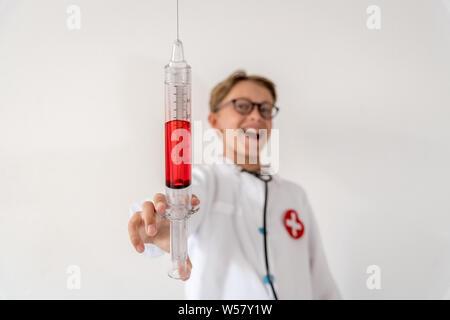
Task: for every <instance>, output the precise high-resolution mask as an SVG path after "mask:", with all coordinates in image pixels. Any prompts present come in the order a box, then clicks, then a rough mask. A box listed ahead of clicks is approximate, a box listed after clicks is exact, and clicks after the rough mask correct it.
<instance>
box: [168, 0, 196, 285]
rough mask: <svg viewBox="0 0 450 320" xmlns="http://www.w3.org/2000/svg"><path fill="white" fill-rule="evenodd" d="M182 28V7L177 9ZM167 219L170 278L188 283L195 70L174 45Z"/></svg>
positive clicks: (170, 67) (179, 46) (170, 70)
mask: <svg viewBox="0 0 450 320" xmlns="http://www.w3.org/2000/svg"><path fill="white" fill-rule="evenodd" d="M177 25H178V5H177ZM165 109H166V110H165V113H166V116H165V140H166V200H167V205H168V207H167V210H166V217H167V218H168V219H170V254H171V258H172V267H171V269H170V270H169V276H170V277H172V278H175V279H185V278H186V276H187V274H188V266H187V258H188V255H187V251H188V250H187V237H188V231H187V227H188V226H187V223H188V221H187V219H188V218H189V215H190V214H191V213H192V209H191V187H190V185H191V67H190V66H189V65H188V64H187V63H186V61H185V60H184V53H183V44H182V42H181V41H180V40H179V39H178V27H177V40H175V42H174V43H173V49H172V58H171V60H170V62H169V63H168V64H167V65H166V66H165Z"/></svg>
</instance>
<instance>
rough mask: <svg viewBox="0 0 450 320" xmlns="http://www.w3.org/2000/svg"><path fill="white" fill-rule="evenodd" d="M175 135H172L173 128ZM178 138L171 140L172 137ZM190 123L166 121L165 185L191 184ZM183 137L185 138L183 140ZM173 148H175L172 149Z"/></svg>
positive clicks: (179, 186)
mask: <svg viewBox="0 0 450 320" xmlns="http://www.w3.org/2000/svg"><path fill="white" fill-rule="evenodd" d="M177 129H181V130H179V131H177V132H175V136H172V134H173V133H174V131H175V130H177ZM174 137H175V138H176V137H178V139H174V140H172V138H174ZM190 137H191V123H190V122H189V121H184V120H172V121H168V122H166V186H167V187H169V188H173V189H181V188H186V187H188V186H189V185H190V184H191V139H190ZM184 139H186V140H185V141H184ZM174 148H175V149H174Z"/></svg>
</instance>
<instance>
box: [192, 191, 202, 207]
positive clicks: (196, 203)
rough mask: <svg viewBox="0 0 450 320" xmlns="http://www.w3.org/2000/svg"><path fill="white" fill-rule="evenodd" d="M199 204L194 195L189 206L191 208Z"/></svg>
mask: <svg viewBox="0 0 450 320" xmlns="http://www.w3.org/2000/svg"><path fill="white" fill-rule="evenodd" d="M199 204H200V200H199V199H198V198H197V196H196V195H195V194H193V195H192V200H191V205H192V206H193V207H195V206H198V205H199Z"/></svg>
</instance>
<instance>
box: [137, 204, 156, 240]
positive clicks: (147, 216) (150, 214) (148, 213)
mask: <svg viewBox="0 0 450 320" xmlns="http://www.w3.org/2000/svg"><path fill="white" fill-rule="evenodd" d="M141 216H142V219H143V220H144V228H145V232H146V233H147V234H148V235H149V236H150V237H153V236H155V235H156V233H157V231H158V230H157V229H156V215H155V207H154V205H153V202H151V201H146V202H144V204H143V205H142V214H141Z"/></svg>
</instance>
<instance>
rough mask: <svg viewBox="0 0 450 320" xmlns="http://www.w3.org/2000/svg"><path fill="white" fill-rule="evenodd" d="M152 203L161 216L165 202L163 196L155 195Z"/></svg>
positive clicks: (160, 194) (164, 208) (165, 207)
mask: <svg viewBox="0 0 450 320" xmlns="http://www.w3.org/2000/svg"><path fill="white" fill-rule="evenodd" d="M153 202H154V203H155V209H156V212H158V213H160V214H163V213H164V212H165V211H166V209H167V201H166V196H165V195H163V194H162V193H157V194H155V197H154V198H153Z"/></svg>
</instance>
